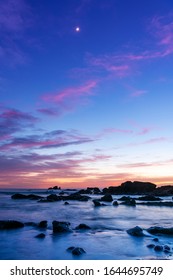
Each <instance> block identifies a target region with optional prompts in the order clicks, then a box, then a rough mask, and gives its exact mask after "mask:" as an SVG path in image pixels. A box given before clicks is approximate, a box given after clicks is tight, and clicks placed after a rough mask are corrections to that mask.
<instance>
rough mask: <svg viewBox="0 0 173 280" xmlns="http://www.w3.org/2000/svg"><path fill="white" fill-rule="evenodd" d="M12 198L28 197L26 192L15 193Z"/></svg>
mask: <svg viewBox="0 0 173 280" xmlns="http://www.w3.org/2000/svg"><path fill="white" fill-rule="evenodd" d="M11 198H12V199H27V196H26V195H25V194H21V193H15V194H13V195H12V196H11Z"/></svg>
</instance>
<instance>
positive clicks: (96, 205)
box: [93, 199, 106, 207]
mask: <svg viewBox="0 0 173 280" xmlns="http://www.w3.org/2000/svg"><path fill="white" fill-rule="evenodd" d="M93 203H94V206H95V207H98V206H106V205H105V204H104V203H100V201H99V200H97V199H93Z"/></svg>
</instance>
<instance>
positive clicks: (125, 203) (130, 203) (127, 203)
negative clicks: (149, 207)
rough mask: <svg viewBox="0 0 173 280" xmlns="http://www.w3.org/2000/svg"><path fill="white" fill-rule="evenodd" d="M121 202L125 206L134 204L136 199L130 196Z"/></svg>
mask: <svg viewBox="0 0 173 280" xmlns="http://www.w3.org/2000/svg"><path fill="white" fill-rule="evenodd" d="M121 204H123V205H127V206H136V201H135V199H134V198H130V199H129V200H126V201H123V202H122V203H121Z"/></svg>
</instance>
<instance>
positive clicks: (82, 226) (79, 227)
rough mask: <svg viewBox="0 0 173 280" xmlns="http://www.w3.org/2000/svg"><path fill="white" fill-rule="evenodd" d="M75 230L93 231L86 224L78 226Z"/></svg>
mask: <svg viewBox="0 0 173 280" xmlns="http://www.w3.org/2000/svg"><path fill="white" fill-rule="evenodd" d="M75 229H82V230H83V229H91V228H90V227H89V226H88V225H86V224H80V225H78V226H77V227H76V228H75Z"/></svg>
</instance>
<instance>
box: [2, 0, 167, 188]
mask: <svg viewBox="0 0 173 280" xmlns="http://www.w3.org/2000/svg"><path fill="white" fill-rule="evenodd" d="M76 28H78V30H77V29H76ZM172 104H173V2H172V1H171V0H170V1H168V0H164V1H162V0H152V1H149V0H145V1H144V0H141V1H139V0H131V1H129V0H63V1H55V0H51V1H46V0H37V1H34V0H0V174H1V175H0V186H1V187H40V188H41V187H49V186H52V185H60V186H62V187H85V186H100V187H102V186H109V185H119V184H120V183H121V182H123V181H126V180H143V181H152V182H155V183H156V184H158V185H163V184H171V183H173V175H172V165H173V157H172V154H171V151H172V149H173V131H172V119H173V110H172Z"/></svg>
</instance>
